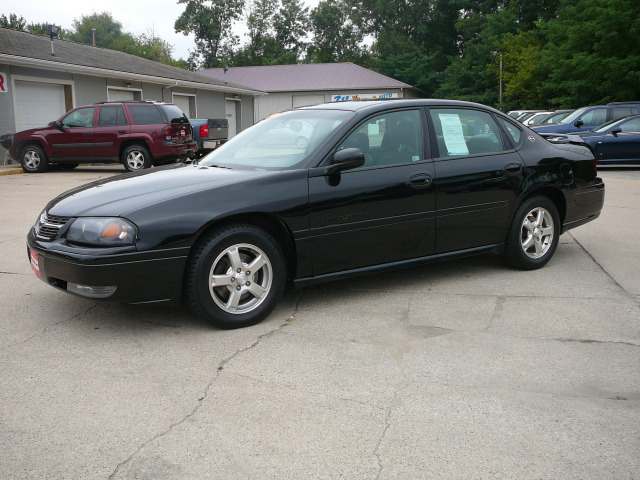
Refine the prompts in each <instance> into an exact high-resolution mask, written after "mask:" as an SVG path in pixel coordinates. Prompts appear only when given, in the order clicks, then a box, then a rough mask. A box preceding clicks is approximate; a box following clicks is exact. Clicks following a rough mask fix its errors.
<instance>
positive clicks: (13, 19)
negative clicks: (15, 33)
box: [0, 13, 27, 30]
mask: <svg viewBox="0 0 640 480" xmlns="http://www.w3.org/2000/svg"><path fill="white" fill-rule="evenodd" d="M26 25H27V21H26V20H25V19H24V17H22V16H20V17H18V16H17V15H16V14H15V13H10V14H9V16H8V17H7V16H6V15H4V14H2V15H0V27H3V28H13V29H14V30H26V28H25V27H26Z"/></svg>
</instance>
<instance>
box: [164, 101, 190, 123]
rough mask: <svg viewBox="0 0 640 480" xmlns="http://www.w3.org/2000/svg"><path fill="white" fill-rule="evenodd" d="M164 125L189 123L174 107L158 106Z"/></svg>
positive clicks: (180, 111)
mask: <svg viewBox="0 0 640 480" xmlns="http://www.w3.org/2000/svg"><path fill="white" fill-rule="evenodd" d="M158 108H159V109H160V111H161V112H162V115H163V117H164V120H165V123H189V119H188V118H187V117H186V116H185V114H184V113H183V112H182V110H180V109H179V108H178V107H176V106H175V105H158Z"/></svg>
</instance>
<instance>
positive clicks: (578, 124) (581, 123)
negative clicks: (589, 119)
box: [573, 120, 584, 128]
mask: <svg viewBox="0 0 640 480" xmlns="http://www.w3.org/2000/svg"><path fill="white" fill-rule="evenodd" d="M582 125H584V122H583V121H582V120H576V123H574V124H573V126H574V127H576V128H580V127H581V126H582Z"/></svg>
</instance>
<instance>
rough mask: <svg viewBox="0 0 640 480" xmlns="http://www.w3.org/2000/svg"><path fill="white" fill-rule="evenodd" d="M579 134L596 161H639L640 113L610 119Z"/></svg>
mask: <svg viewBox="0 0 640 480" xmlns="http://www.w3.org/2000/svg"><path fill="white" fill-rule="evenodd" d="M580 136H581V137H582V140H583V141H584V143H586V144H587V145H588V146H589V148H591V151H592V152H593V155H594V157H596V161H597V162H598V163H640V115H632V116H629V117H625V118H621V119H618V120H612V121H610V122H607V123H605V124H604V125H602V126H600V127H598V128H597V129H595V130H592V131H589V132H582V133H580Z"/></svg>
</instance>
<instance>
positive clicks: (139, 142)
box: [9, 101, 197, 173]
mask: <svg viewBox="0 0 640 480" xmlns="http://www.w3.org/2000/svg"><path fill="white" fill-rule="evenodd" d="M196 150H197V145H196V142H194V141H193V128H192V127H191V124H190V123H189V120H188V119H187V117H185V115H184V113H182V111H181V110H180V109H179V108H178V107H176V106H175V105H173V104H170V103H162V102H151V101H138V102H100V103H96V104H94V105H88V106H83V107H77V108H74V109H73V110H70V111H69V112H67V113H65V114H64V115H63V116H62V117H61V118H60V119H59V120H58V121H56V122H51V123H50V124H49V125H48V126H47V127H44V128H32V129H30V130H24V131H22V132H18V133H16V134H15V135H14V136H13V141H12V144H11V147H10V148H9V154H10V155H11V158H13V159H14V160H17V161H19V162H20V163H21V164H22V168H23V169H24V171H25V172H29V173H32V172H44V171H46V170H47V168H48V166H49V164H50V163H56V164H58V165H59V166H60V167H62V168H65V169H71V168H75V167H77V166H78V164H79V163H81V162H82V163H91V162H97V163H107V162H122V164H123V165H124V166H125V168H126V169H127V170H130V171H135V170H141V169H143V168H149V167H150V166H151V165H162V164H166V163H171V162H172V161H175V160H177V159H180V158H186V157H188V156H193V155H194V154H195V152H196Z"/></svg>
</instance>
